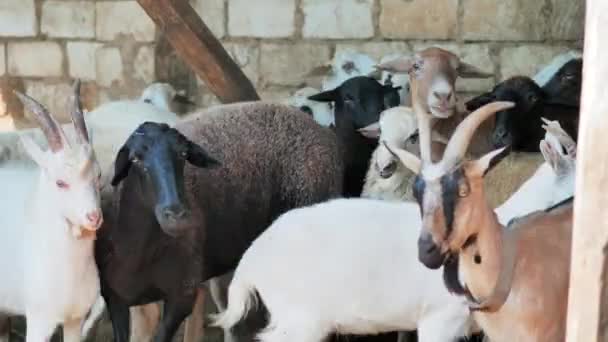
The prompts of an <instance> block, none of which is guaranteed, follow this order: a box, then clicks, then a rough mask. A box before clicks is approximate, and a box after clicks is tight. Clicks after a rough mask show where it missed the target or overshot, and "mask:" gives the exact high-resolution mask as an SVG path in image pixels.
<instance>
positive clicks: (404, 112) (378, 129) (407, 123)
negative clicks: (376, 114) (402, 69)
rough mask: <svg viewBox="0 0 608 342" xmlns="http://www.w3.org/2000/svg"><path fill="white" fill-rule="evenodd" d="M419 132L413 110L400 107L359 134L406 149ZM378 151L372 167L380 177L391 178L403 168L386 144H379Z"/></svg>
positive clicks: (362, 129)
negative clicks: (398, 169) (408, 142)
mask: <svg viewBox="0 0 608 342" xmlns="http://www.w3.org/2000/svg"><path fill="white" fill-rule="evenodd" d="M417 130H418V125H417V121H416V115H415V114H414V111H413V110H412V108H409V107H402V106H400V107H394V108H389V109H387V110H385V111H383V112H382V113H380V120H379V121H378V122H376V123H373V124H371V125H369V126H366V127H364V128H361V129H360V130H359V132H360V133H361V134H363V135H364V136H366V137H368V138H379V140H380V141H384V142H386V143H388V144H389V145H391V146H398V147H399V148H405V146H406V143H407V141H408V140H409V139H410V138H411V137H412V136H413V135H414V133H416V131H417ZM376 149H377V150H376V152H375V153H374V155H375V158H373V159H372V163H373V165H370V167H374V168H376V170H377V171H378V173H379V174H380V177H382V178H389V177H391V176H392V175H393V174H394V173H395V171H396V170H397V168H399V167H403V166H402V165H401V164H400V163H399V162H398V159H397V158H396V157H395V156H394V155H393V154H392V153H391V152H390V151H389V150H388V149H387V148H386V147H385V145H384V144H378V147H377V148H376Z"/></svg>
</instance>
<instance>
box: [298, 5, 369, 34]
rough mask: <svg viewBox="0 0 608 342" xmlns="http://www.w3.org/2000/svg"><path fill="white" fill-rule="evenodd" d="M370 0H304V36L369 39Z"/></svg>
mask: <svg viewBox="0 0 608 342" xmlns="http://www.w3.org/2000/svg"><path fill="white" fill-rule="evenodd" d="M372 11H373V1H372V0H303V1H302V12H303V13H304V27H303V28H302V35H303V36H304V37H306V38H369V37H372V36H373V35H374V24H373V20H372V15H373V13H372Z"/></svg>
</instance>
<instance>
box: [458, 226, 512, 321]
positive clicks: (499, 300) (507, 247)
mask: <svg viewBox="0 0 608 342" xmlns="http://www.w3.org/2000/svg"><path fill="white" fill-rule="evenodd" d="M515 237H516V232H514V231H507V232H506V233H505V234H503V236H502V241H501V245H502V246H501V247H502V256H501V265H500V268H499V272H500V273H499V275H498V279H497V280H496V285H494V289H493V290H492V293H491V294H490V295H489V296H488V297H487V298H485V299H483V300H481V301H480V302H473V301H471V299H469V300H468V304H469V309H470V310H471V311H483V312H496V311H498V310H499V309H500V308H501V307H502V305H503V304H504V303H505V302H506V301H507V298H508V297H509V293H510V292H511V286H512V284H513V275H514V273H515V266H516V264H517V262H516V256H517V243H516V241H515Z"/></svg>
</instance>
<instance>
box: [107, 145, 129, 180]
mask: <svg viewBox="0 0 608 342" xmlns="http://www.w3.org/2000/svg"><path fill="white" fill-rule="evenodd" d="M129 153H130V150H129V148H128V147H127V146H123V147H121V148H120V151H118V155H117V156H116V160H115V161H114V177H112V182H111V183H110V184H112V186H116V185H118V183H120V182H121V181H122V180H123V179H125V177H127V175H128V174H129V169H130V168H131V160H130V159H129Z"/></svg>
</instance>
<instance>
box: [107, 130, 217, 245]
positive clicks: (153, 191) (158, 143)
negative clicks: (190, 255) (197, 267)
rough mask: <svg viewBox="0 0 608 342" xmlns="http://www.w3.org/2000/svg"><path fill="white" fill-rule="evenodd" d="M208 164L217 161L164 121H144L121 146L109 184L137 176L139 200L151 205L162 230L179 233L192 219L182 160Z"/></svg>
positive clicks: (201, 164) (191, 223) (214, 163)
mask: <svg viewBox="0 0 608 342" xmlns="http://www.w3.org/2000/svg"><path fill="white" fill-rule="evenodd" d="M186 161H187V162H189V163H190V164H192V165H194V166H197V167H210V166H212V165H216V164H218V162H217V161H216V160H215V159H213V158H211V157H210V156H208V155H207V153H206V152H205V150H203V148H202V147H200V146H199V145H197V144H195V143H193V142H192V141H190V140H188V139H187V138H186V137H185V136H183V135H182V134H181V133H179V132H178V131H177V130H175V129H174V128H170V127H169V126H168V125H167V124H159V123H153V122H144V123H143V124H141V125H140V126H139V127H138V128H137V129H136V130H135V131H134V132H133V134H131V136H130V137H129V138H128V139H127V142H126V143H125V144H124V145H123V146H122V147H121V149H120V151H119V152H118V155H117V157H116V161H115V171H114V178H113V180H112V185H113V186H116V185H117V184H118V183H119V182H120V181H121V180H123V179H124V178H125V177H127V176H128V175H130V174H133V177H137V179H138V181H139V182H140V184H141V186H140V188H141V189H142V194H141V195H142V196H143V198H142V200H143V201H144V202H145V205H146V206H148V207H149V208H151V209H153V212H154V215H155V216H156V219H157V221H158V223H159V224H160V226H161V228H162V229H163V231H164V232H165V233H167V234H169V235H171V236H179V235H181V234H182V233H184V232H185V231H187V230H189V229H190V228H192V226H193V225H194V224H195V223H196V222H195V220H194V219H193V216H192V213H191V209H190V205H189V204H188V201H187V199H186V196H185V186H184V166H185V163H186Z"/></svg>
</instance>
